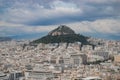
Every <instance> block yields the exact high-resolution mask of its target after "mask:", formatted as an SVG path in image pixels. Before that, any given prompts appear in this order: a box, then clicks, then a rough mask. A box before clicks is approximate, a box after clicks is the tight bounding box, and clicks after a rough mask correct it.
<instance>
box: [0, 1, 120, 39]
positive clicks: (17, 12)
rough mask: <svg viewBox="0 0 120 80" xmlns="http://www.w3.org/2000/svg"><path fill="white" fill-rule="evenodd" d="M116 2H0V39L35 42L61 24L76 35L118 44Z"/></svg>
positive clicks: (119, 21)
mask: <svg viewBox="0 0 120 80" xmlns="http://www.w3.org/2000/svg"><path fill="white" fill-rule="evenodd" d="M119 13H120V1H119V0H0V36H10V37H14V38H15V37H17V38H20V39H21V38H26V37H28V36H29V38H31V39H34V38H39V37H42V36H43V35H45V34H47V33H48V32H49V31H51V30H53V29H55V28H57V27H58V26H59V25H61V24H64V25H67V26H69V27H70V28H71V29H73V30H74V31H75V32H76V33H80V34H84V35H88V36H93V37H99V38H105V39H112V40H120V14H119Z"/></svg>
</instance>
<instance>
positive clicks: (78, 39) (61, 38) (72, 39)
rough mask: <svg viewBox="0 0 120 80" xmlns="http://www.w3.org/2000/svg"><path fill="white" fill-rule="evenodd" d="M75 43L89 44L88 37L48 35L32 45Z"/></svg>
mask: <svg viewBox="0 0 120 80" xmlns="http://www.w3.org/2000/svg"><path fill="white" fill-rule="evenodd" d="M61 42H65V43H74V42H81V43H82V44H84V45H87V44H89V43H88V41H87V37H85V36H83V35H80V34H68V35H59V36H58V35H56V36H52V35H47V36H44V37H42V38H40V39H37V40H34V41H33V42H32V43H45V44H48V43H61Z"/></svg>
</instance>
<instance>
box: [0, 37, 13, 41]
mask: <svg viewBox="0 0 120 80" xmlns="http://www.w3.org/2000/svg"><path fill="white" fill-rule="evenodd" d="M11 40H12V38H10V37H0V41H11Z"/></svg>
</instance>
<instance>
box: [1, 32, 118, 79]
mask: <svg viewBox="0 0 120 80" xmlns="http://www.w3.org/2000/svg"><path fill="white" fill-rule="evenodd" d="M53 31H54V30H53ZM53 34H54V35H57V36H59V35H63V34H64V35H65V34H67V32H66V33H65V32H64V33H61V32H60V31H57V32H56V31H54V32H52V33H51V35H52V36H54V35H53ZM88 41H89V43H91V44H94V45H95V46H94V47H93V46H92V45H82V43H81V42H74V43H69V44H68V43H65V42H61V43H49V44H45V43H38V44H37V45H31V44H30V42H31V41H29V40H19V41H16V40H10V41H1V42H0V80H119V79H120V41H115V40H104V39H97V38H89V39H88ZM81 45H82V46H81Z"/></svg>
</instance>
